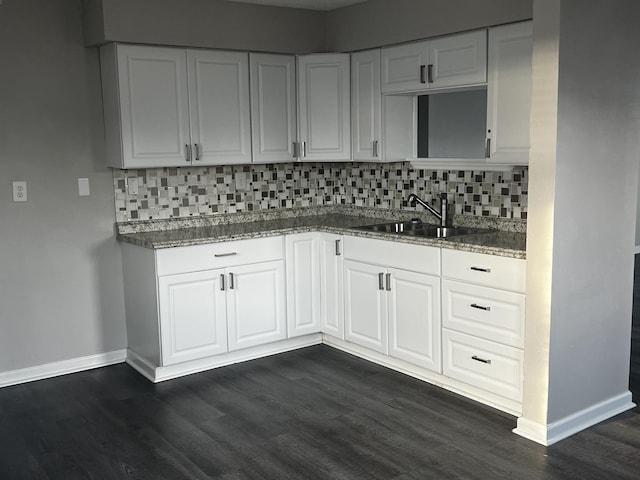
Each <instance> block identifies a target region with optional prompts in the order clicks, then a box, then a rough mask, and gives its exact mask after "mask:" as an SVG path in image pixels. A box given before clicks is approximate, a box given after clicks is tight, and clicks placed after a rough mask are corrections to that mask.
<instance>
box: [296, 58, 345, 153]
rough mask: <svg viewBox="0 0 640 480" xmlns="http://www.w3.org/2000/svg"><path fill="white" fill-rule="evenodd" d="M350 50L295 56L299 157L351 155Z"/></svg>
mask: <svg viewBox="0 0 640 480" xmlns="http://www.w3.org/2000/svg"><path fill="white" fill-rule="evenodd" d="M349 91H350V83H349V54H340V53H335V54H318V55H304V56H301V57H298V111H299V115H298V118H299V124H300V142H301V145H302V146H301V152H300V155H301V160H305V161H332V160H333V161H345V160H350V159H351V122H350V113H349V110H350V106H351V105H350V101H349V96H350V93H349Z"/></svg>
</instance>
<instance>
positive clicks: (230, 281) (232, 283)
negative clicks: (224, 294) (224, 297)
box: [229, 273, 236, 290]
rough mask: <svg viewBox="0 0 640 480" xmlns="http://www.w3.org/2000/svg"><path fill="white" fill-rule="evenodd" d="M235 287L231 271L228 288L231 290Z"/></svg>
mask: <svg viewBox="0 0 640 480" xmlns="http://www.w3.org/2000/svg"><path fill="white" fill-rule="evenodd" d="M234 288H236V285H235V282H234V280H233V273H230V274H229V290H233V289H234Z"/></svg>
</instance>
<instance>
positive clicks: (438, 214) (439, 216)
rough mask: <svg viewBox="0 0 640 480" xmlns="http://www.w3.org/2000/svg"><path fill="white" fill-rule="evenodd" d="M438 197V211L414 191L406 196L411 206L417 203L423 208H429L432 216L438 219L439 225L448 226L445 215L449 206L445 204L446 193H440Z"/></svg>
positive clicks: (447, 213)
mask: <svg viewBox="0 0 640 480" xmlns="http://www.w3.org/2000/svg"><path fill="white" fill-rule="evenodd" d="M439 197H440V211H438V210H436V209H435V208H433V207H432V206H431V205H429V204H428V203H427V202H425V201H424V200H422V199H421V198H419V197H418V196H417V195H416V194H415V193H412V194H411V195H409V198H407V201H408V202H409V203H410V204H411V205H412V206H415V205H416V203H419V204H420V205H422V206H423V207H424V208H426V209H427V210H429V212H430V213H431V214H432V215H433V216H434V217H436V218H437V219H438V220H440V226H441V227H448V226H449V225H448V221H447V217H448V216H449V207H448V205H447V194H446V193H441V194H440V195H439Z"/></svg>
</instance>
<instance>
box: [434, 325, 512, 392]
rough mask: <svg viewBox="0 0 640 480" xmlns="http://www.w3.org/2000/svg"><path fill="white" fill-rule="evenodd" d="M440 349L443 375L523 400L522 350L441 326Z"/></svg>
mask: <svg viewBox="0 0 640 480" xmlns="http://www.w3.org/2000/svg"><path fill="white" fill-rule="evenodd" d="M442 351H443V359H442V363H443V365H442V373H443V374H444V375H446V376H448V377H451V378H455V379H456V380H460V381H461V382H465V383H468V384H470V385H473V386H475V387H478V388H481V389H483V390H487V391H489V392H491V393H494V394H496V395H501V396H503V397H505V398H509V399H511V400H515V401H517V402H521V401H522V375H523V368H522V363H523V352H522V350H519V349H517V348H513V347H507V346H505V345H500V344H498V343H495V342H490V341H488V340H483V339H480V338H477V337H472V336H470V335H465V334H463V333H458V332H454V331H452V330H448V329H446V328H444V329H442Z"/></svg>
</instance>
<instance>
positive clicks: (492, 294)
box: [442, 280, 525, 348]
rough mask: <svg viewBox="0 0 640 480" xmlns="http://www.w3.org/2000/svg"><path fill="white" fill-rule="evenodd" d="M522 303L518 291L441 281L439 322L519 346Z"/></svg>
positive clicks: (522, 335) (522, 299)
mask: <svg viewBox="0 0 640 480" xmlns="http://www.w3.org/2000/svg"><path fill="white" fill-rule="evenodd" d="M524 305H525V296H524V294H522V293H514V292H506V291H504V290H496V289H493V288H488V287H480V286H477V285H471V284H469V283H462V282H454V281H452V280H443V281H442V324H443V326H445V327H447V328H450V329H452V330H456V331H458V332H462V333H468V334H470V335H475V336H476V337H481V338H484V339H486V340H492V341H495V342H498V343H503V344H505V345H509V346H512V347H518V348H522V347H523V346H524V312H525V310H524Z"/></svg>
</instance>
